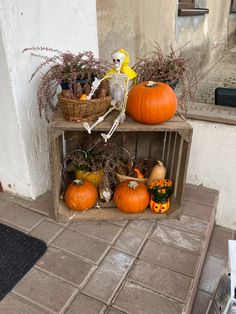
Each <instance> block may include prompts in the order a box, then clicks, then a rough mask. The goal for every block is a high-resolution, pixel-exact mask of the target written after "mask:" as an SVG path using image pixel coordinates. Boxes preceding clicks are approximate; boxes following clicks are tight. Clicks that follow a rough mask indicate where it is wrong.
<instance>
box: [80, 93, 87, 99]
mask: <svg viewBox="0 0 236 314" xmlns="http://www.w3.org/2000/svg"><path fill="white" fill-rule="evenodd" d="M79 99H80V100H86V99H87V94H82V95H81V96H80V98H79Z"/></svg>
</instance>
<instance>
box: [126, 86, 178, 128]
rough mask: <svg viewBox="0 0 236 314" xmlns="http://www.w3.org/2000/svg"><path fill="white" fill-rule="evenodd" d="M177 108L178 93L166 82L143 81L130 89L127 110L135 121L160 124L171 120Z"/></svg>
mask: <svg viewBox="0 0 236 314" xmlns="http://www.w3.org/2000/svg"><path fill="white" fill-rule="evenodd" d="M176 109H177V98H176V94H175V92H174V91H173V89H172V88H171V87H170V86H168V85H167V84H165V83H161V82H152V81H149V82H142V83H140V84H137V85H134V86H133V87H132V88H131V90H130V91H129V95H128V101H127V112H128V114H129V115H130V117H131V118H133V119H134V120H135V121H138V122H141V123H145V124H159V123H162V122H164V121H167V120H169V119H170V118H171V117H172V116H173V115H174V114H175V112H176Z"/></svg>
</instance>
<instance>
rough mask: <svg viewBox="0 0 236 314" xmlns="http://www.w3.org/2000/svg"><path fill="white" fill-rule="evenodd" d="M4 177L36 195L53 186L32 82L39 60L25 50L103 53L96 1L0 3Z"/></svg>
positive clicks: (0, 170) (17, 189)
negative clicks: (98, 32) (43, 48)
mask: <svg viewBox="0 0 236 314" xmlns="http://www.w3.org/2000/svg"><path fill="white" fill-rule="evenodd" d="M0 8H1V10H0V28H1V34H2V36H1V37H2V38H1V41H0V56H1V61H0V62H1V73H0V76H1V77H0V80H1V92H0V95H1V96H2V97H1V106H0V132H1V137H0V147H1V152H0V181H1V183H2V186H3V189H4V190H9V191H10V192H12V193H15V194H20V195H21V196H24V197H31V198H36V197H37V196H38V195H41V194H42V193H44V192H45V191H46V190H48V189H49V188H50V171H49V161H48V144H47V122H46V121H45V120H44V119H42V120H40V118H39V115H38V107H37V103H36V90H37V86H38V83H39V78H40V76H37V77H36V78H35V79H34V80H33V81H32V82H30V83H28V81H29V78H30V77H31V74H32V72H33V70H34V68H35V67H36V66H37V65H38V64H39V62H40V59H39V58H35V57H33V56H31V55H30V54H29V53H28V54H27V53H24V54H22V50H23V49H24V48H26V47H32V46H48V47H52V48H55V49H59V50H71V51H72V52H79V51H83V50H92V51H93V52H94V53H95V54H96V55H97V53H98V42H97V22H96V2H95V0H89V1H87V0H80V1H77V0H65V1H57V0H49V1H39V0H35V1H30V3H29V1H28V0H21V1H18V0H9V1H5V0H3V1H0Z"/></svg>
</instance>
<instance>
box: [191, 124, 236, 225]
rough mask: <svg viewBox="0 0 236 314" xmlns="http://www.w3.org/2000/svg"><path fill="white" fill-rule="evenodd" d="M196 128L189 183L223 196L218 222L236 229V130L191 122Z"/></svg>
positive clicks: (232, 127)
mask: <svg viewBox="0 0 236 314" xmlns="http://www.w3.org/2000/svg"><path fill="white" fill-rule="evenodd" d="M189 122H190V124H191V125H192V127H193V139H192V146H191V152H190V160H189V167H188V176H187V182H189V183H193V184H204V186H207V187H211V188H215V189H217V190H218V191H219V192H220V195H219V203H218V207H217V214H216V222H217V224H220V225H221V226H225V227H227V228H231V229H234V230H235V229H236V211H235V209H236V193H235V183H236V167H235V160H236V149H235V147H236V127H235V126H230V125H224V124H219V123H208V122H202V121H193V120H191V121H189Z"/></svg>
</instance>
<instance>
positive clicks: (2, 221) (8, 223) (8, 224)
mask: <svg viewBox="0 0 236 314" xmlns="http://www.w3.org/2000/svg"><path fill="white" fill-rule="evenodd" d="M0 223H2V224H4V225H6V226H9V227H11V228H13V229H16V230H18V231H21V232H24V233H28V232H29V230H28V229H26V228H21V227H19V226H16V225H13V224H11V223H10V222H8V221H5V220H2V219H1V218H0Z"/></svg>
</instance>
